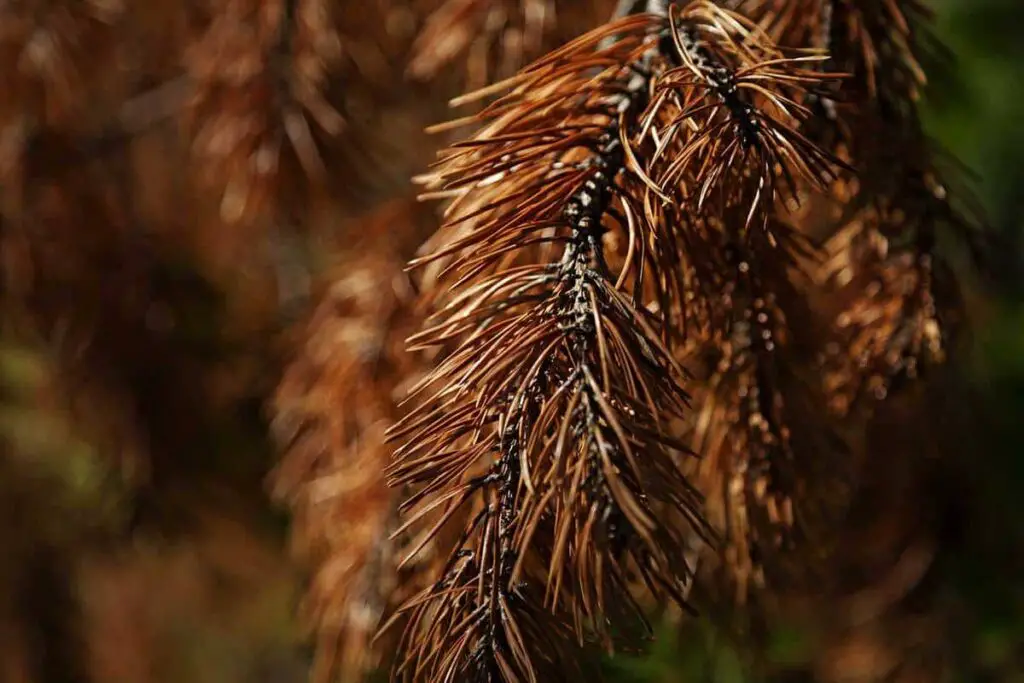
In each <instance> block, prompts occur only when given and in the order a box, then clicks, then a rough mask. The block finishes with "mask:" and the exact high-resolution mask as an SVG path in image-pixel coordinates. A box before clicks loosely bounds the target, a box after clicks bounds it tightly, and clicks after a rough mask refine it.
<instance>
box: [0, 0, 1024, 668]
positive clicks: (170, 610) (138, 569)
mask: <svg viewBox="0 0 1024 683" xmlns="http://www.w3.org/2000/svg"><path fill="white" fill-rule="evenodd" d="M931 2H932V4H934V6H935V8H936V11H937V23H936V31H937V33H938V35H939V36H940V37H941V38H942V39H943V40H944V41H945V42H946V44H947V45H948V46H949V48H950V49H951V52H952V54H953V55H955V60H956V61H955V68H954V74H955V78H954V79H953V80H952V81H951V82H945V81H943V82H935V83H933V84H932V87H931V90H930V93H929V98H928V102H927V105H928V108H927V114H928V115H927V124H928V127H929V129H930V131H931V132H932V134H933V135H934V136H935V138H936V139H937V141H938V142H939V143H940V144H941V145H943V146H944V147H945V148H946V149H947V150H949V151H950V152H951V153H952V155H953V156H955V157H956V158H958V159H959V160H961V161H962V162H963V163H964V164H965V165H966V166H968V167H969V168H970V169H972V171H973V172H974V173H975V175H976V178H975V179H974V181H973V186H974V188H975V189H976V191H977V194H978V198H979V200H980V201H981V202H982V204H983V205H984V207H985V210H986V211H987V214H988V216H989V219H990V221H991V222H992V223H993V225H994V226H995V227H996V229H997V231H998V233H999V235H1000V236H1001V237H1002V244H1001V248H1000V249H999V250H998V251H997V253H996V258H997V264H996V265H997V266H999V267H998V269H997V272H998V274H999V277H998V278H997V282H995V283H991V284H990V285H987V286H994V287H995V289H996V294H995V295H994V296H992V295H990V294H985V295H984V296H983V295H981V294H980V292H979V291H974V292H972V291H968V292H967V295H968V297H969V300H971V301H973V302H976V303H977V306H972V313H974V314H975V318H976V320H975V321H974V322H975V329H974V335H973V340H972V346H971V353H970V356H969V358H970V360H969V362H967V363H964V364H962V366H961V367H959V368H957V369H956V370H955V372H958V373H962V375H963V377H962V379H963V381H962V382H961V383H959V384H957V385H956V386H957V387H958V388H959V389H958V393H957V395H954V396H943V397H940V399H941V400H943V401H944V402H945V403H947V404H950V405H952V407H953V412H954V414H957V413H959V414H962V415H963V416H964V417H965V418H968V419H971V420H976V421H977V424H978V425H980V426H979V427H978V428H976V429H974V430H973V431H972V437H971V439H970V440H968V441H964V442H957V443H951V444H948V448H949V449H950V450H951V451H952V452H954V457H952V458H951V459H950V461H949V462H948V463H946V464H944V465H943V466H942V467H941V468H939V471H938V473H937V474H936V477H937V481H938V484H937V485H936V488H935V489H934V490H935V496H936V497H941V498H943V500H944V501H945V502H943V503H942V504H941V505H939V506H938V507H940V508H941V510H942V515H943V519H942V523H941V525H940V526H941V528H942V534H941V539H940V542H939V543H938V548H937V549H936V550H935V551H934V552H935V555H936V556H935V562H934V567H933V569H932V570H931V571H930V572H929V573H928V576H927V581H926V582H925V584H926V585H922V586H918V587H917V588H915V590H914V591H911V593H914V594H916V593H917V592H922V591H923V592H924V593H926V594H927V595H928V598H927V599H926V600H925V599H922V601H923V602H926V603H927V607H926V608H922V610H921V611H920V612H915V611H914V609H913V608H911V609H910V612H911V613H912V616H911V617H908V618H907V619H906V620H898V621H896V622H895V624H894V625H892V626H890V627H889V628H892V629H895V634H896V636H898V637H900V638H903V637H909V639H910V640H913V639H914V638H915V635H914V634H915V633H918V634H919V636H917V637H919V639H920V640H921V641H922V642H923V645H924V647H922V648H920V649H921V651H922V652H923V653H924V654H921V655H920V657H921V658H922V661H921V662H917V663H916V664H920V665H921V666H915V663H914V662H906V661H902V660H901V661H887V660H886V657H887V656H888V655H886V654H885V653H884V647H883V646H884V645H885V644H886V641H887V640H889V639H891V638H893V637H894V636H893V632H890V631H885V630H882V631H878V632H873V633H871V634H869V635H866V636H864V637H862V638H858V637H854V638H847V639H845V640H842V641H841V642H839V641H836V642H831V641H829V636H828V635H826V633H825V629H824V627H822V626H821V625H820V624H819V623H817V622H815V621H814V620H813V619H809V618H808V619H804V618H801V617H800V616H799V615H801V614H803V613H804V612H810V611H811V610H804V611H801V610H800V609H794V610H792V611H791V612H788V613H789V614H792V615H795V616H793V618H791V619H790V618H787V619H780V620H778V621H777V622H773V623H771V624H769V625H768V627H767V629H766V630H765V631H764V632H763V633H757V634H752V633H751V632H750V630H749V629H745V628H740V627H737V625H736V624H734V623H731V622H730V621H729V619H728V617H727V616H725V615H717V614H715V613H714V610H713V609H707V608H706V605H702V609H703V611H704V614H703V618H701V619H699V620H691V621H689V622H688V623H687V624H685V625H684V626H682V627H680V626H678V625H677V624H675V623H672V622H671V620H669V621H666V623H665V624H664V625H663V626H662V627H661V629H660V634H661V637H659V639H658V640H657V641H656V642H655V644H654V645H653V647H652V649H651V650H650V651H649V652H647V653H645V654H643V655H637V656H633V657H629V656H619V657H617V658H616V659H614V660H611V661H609V662H607V667H606V668H607V670H608V672H609V677H610V678H611V679H612V680H614V681H621V682H622V683H627V682H629V683H673V682H676V681H679V682H683V681H685V682H687V683H690V682H694V683H696V682H706V683H746V682H749V683H754V682H755V681H762V680H764V681H769V680H770V681H777V682H778V683H798V682H804V681H806V682H807V683H811V682H812V681H819V680H828V681H834V682H835V683H855V682H858V683H859V682H863V683H869V682H874V681H879V682H881V681H889V680H892V681H908V682H909V681H921V683H926V682H927V683H930V682H931V681H938V680H950V681H958V682H959V681H962V682H964V683H973V682H975V681H976V682H979V683H981V682H992V683H1024V495H1022V490H1024V435H1022V420H1021V417H1022V416H1024V303H1022V302H1024V296H1022V295H1024V125H1022V122H1024V41H1022V40H1021V29H1022V28H1024V2H1022V1H1021V0H931ZM413 94H414V93H413ZM981 286H982V284H981V283H977V284H975V285H974V287H975V288H976V290H977V288H980V287H981ZM183 320H184V322H185V323H187V324H186V325H179V326H178V332H179V333H181V334H185V335H188V336H189V338H188V339H187V340H178V342H179V343H190V344H197V345H204V348H206V347H209V349H210V353H211V355H216V353H217V349H219V348H220V346H218V345H222V344H226V343H231V342H230V340H227V341H224V340H220V339H210V338H208V337H210V334H209V333H208V332H207V331H206V330H205V327H204V324H203V320H205V318H204V319H202V320H200V319H199V318H197V317H196V316H195V315H193V314H192V313H190V314H189V315H188V316H185V317H184V318H183ZM193 328H194V329H193ZM248 333H249V334H251V333H252V331H249V332H248ZM240 334H246V332H242V333H240ZM268 345H270V341H268ZM240 362H241V363H242V364H245V365H246V369H243V370H241V371H239V370H238V368H232V370H233V371H235V372H241V373H242V374H245V373H246V372H249V370H248V368H249V366H250V365H251V366H253V367H255V366H258V365H259V359H258V358H245V359H243V360H242V361H240ZM226 372H227V371H225V373H226ZM252 372H255V370H254V371H252ZM211 374H213V375H216V372H211ZM55 391H58V389H57V388H55V384H54V360H53V359H51V358H49V357H48V356H47V352H46V350H45V348H43V349H39V348H32V349H27V348H23V347H22V346H18V345H16V344H8V345H6V346H3V347H0V394H2V397H3V401H2V405H0V431H2V433H3V435H4V437H5V443H6V446H5V447H6V450H7V455H8V456H9V457H6V458H3V459H0V510H2V511H3V521H2V528H3V531H0V538H2V545H0V681H3V682H4V683H6V681H12V682H21V683H27V682H28V681H33V680H34V679H33V677H32V674H31V673H29V672H37V673H38V672H43V675H44V678H45V682H46V683H57V682H64V681H66V682H67V683H71V682H73V681H74V682H78V681H86V680H89V681H104V682H110V683H121V682H123V683H158V682H159V683H176V682H178V681H189V682H190V683H235V682H237V683H292V682H298V681H303V680H305V679H306V675H307V669H308V662H309V656H308V648H307V646H306V645H304V642H305V640H304V636H305V634H304V633H302V631H301V629H300V627H299V625H298V624H297V623H296V620H295V618H294V616H293V615H294V614H295V612H296V609H295V607H296V603H297V601H298V599H299V597H298V596H299V594H300V586H301V583H302V581H301V577H300V576H298V575H297V572H296V571H295V570H294V569H293V565H292V564H291V563H290V562H289V561H288V560H287V559H286V547H285V545H286V540H285V539H286V529H287V520H286V519H284V518H283V516H282V515H281V514H280V513H279V512H277V511H275V510H272V509H271V507H270V504H269V503H268V502H267V500H266V496H265V490H264V485H263V477H264V476H265V474H266V472H267V470H268V469H269V468H270V466H271V463H272V458H273V455H272V453H271V449H270V448H269V445H268V444H267V443H265V440H263V439H261V438H257V437H254V436H253V435H254V434H263V433H265V425H264V424H263V423H262V420H263V417H262V410H263V408H262V406H260V405H257V404H255V403H254V404H253V405H249V404H247V403H245V402H244V401H242V402H241V405H242V408H241V409H238V408H237V405H238V404H233V405H235V407H234V408H232V412H230V413H228V414H224V415H222V414H214V415H210V416H208V420H207V424H206V425H204V426H203V427H201V428H203V429H206V428H210V429H213V430H214V433H210V434H205V433H204V435H203V438H201V439H199V438H192V439H191V440H189V438H188V435H182V436H180V437H179V441H177V442H176V441H174V440H173V439H172V442H171V443H170V444H169V445H168V448H169V449H174V448H177V447H178V445H179V443H180V444H183V445H184V446H185V447H184V448H182V449H180V451H181V452H179V453H178V455H180V462H179V463H178V465H176V466H180V469H179V472H180V474H179V477H180V478H181V482H180V485H179V486H177V487H176V488H174V490H173V491H171V492H170V493H168V495H166V496H163V497H160V498H158V500H162V501H165V502H164V503H162V504H163V505H164V506H165V508H166V509H159V510H140V509H138V506H137V505H134V504H132V501H131V500H129V495H128V493H127V492H126V491H125V490H124V489H123V484H122V482H123V481H124V477H123V472H122V473H115V472H111V471H110V468H109V467H107V466H105V465H104V464H103V461H102V459H101V458H100V457H99V456H98V454H97V453H96V451H95V448H96V447H95V446H90V445H87V441H89V440H88V439H83V438H82V435H80V434H76V433H75V431H74V430H73V429H71V428H70V427H69V423H70V421H69V419H65V418H66V417H67V416H63V413H62V410H63V409H57V408H55V407H54V406H55V405H56V402H55V401H54V400H53V394H54V392H55ZM211 391H213V393H216V391H215V390H211ZM225 391H229V390H228V389H225ZM41 406H43V407H50V408H52V409H46V410H41V409H40V407H41ZM159 409H160V408H159V406H157V407H156V408H155V410H159ZM197 410H203V408H197ZM214 412H215V411H214ZM168 429H169V430H173V427H169V428H168ZM197 429H198V427H197ZM101 431H102V430H101ZM169 433H170V431H169ZM192 436H193V437H194V436H195V435H192ZM157 437H159V435H157ZM194 444H203V445H202V446H201V447H193V446H194ZM216 451H223V452H224V453H230V454H231V457H222V456H223V454H219V453H215V452H216ZM182 463H184V464H182ZM124 467H130V464H125V465H124ZM197 468H206V469H208V470H217V471H216V473H214V474H211V473H210V472H209V471H207V472H204V476H203V478H202V480H203V483H202V484H201V485H200V484H194V483H193V482H192V480H190V479H189V477H188V473H189V472H190V471H196V469H197ZM880 476H882V477H883V478H884V476H885V475H884V473H882V474H881V475H880ZM196 488H202V489H203V492H202V494H203V495H198V493H197V491H196V490H195V489H196ZM167 500H171V501H173V502H171V503H167V502H166V501H167ZM182 510H187V511H188V514H187V516H186V515H182V514H181V511H182ZM168 519H171V520H172V522H173V523H167V520H168ZM154 520H160V523H156V522H154ZM126 528H127V529H129V530H130V537H131V541H130V542H129V543H128V544H125V543H124V542H123V540H124V539H123V535H124V529H126ZM72 558H73V559H72ZM72 563H74V570H72ZM55 566H56V567H63V568H64V571H66V572H67V574H68V576H70V575H72V573H73V575H74V580H73V581H72V582H71V586H70V588H69V586H68V582H67V581H66V579H67V576H60V575H54V574H53V567H55ZM870 578H871V577H869V579H870ZM918 589H920V590H918ZM69 591H70V593H69ZM802 598H803V599H804V601H805V602H812V603H813V602H815V601H816V600H827V599H829V598H828V597H827V596H825V595H824V594H823V595H820V596H815V595H804V596H802ZM914 599H915V598H914V595H913V594H912V595H911V596H910V600H911V602H913V600H914ZM68 610H72V611H76V615H75V617H76V618H75V619H69V618H68V616H69V615H68ZM837 610H838V605H837ZM936 611H937V612H940V613H941V614H940V615H939V616H934V614H933V612H936ZM936 622H938V623H936ZM68 623H79V624H84V625H85V627H84V628H81V629H80V630H79V631H76V632H75V633H71V634H64V635H63V636H61V635H60V634H59V633H57V632H59V631H61V629H65V628H68V626H67V624H68ZM936 630H937V631H941V632H942V633H943V634H944V637H943V638H941V639H940V638H937V637H933V636H934V634H935V633H936V632H937V631H936ZM55 633H56V635H55ZM43 636H45V637H46V638H47V639H48V640H47V642H48V643H52V642H62V643H67V644H69V645H68V647H71V648H74V649H75V650H76V652H75V653H62V652H56V651H52V650H47V648H46V647H36V646H33V645H32V643H31V642H29V641H31V640H32V639H33V638H37V637H43ZM58 636H59V637H58ZM924 641H929V642H924ZM929 645H931V647H928V646H929ZM936 649H939V650H941V651H939V652H935V650H936ZM25 653H29V655H26V654H25ZM33 653H34V654H33ZM31 656H34V657H36V658H38V659H39V661H35V662H32V661H26V659H25V658H26V657H31ZM939 657H941V658H944V659H947V660H948V661H950V662H951V663H952V664H951V665H950V666H949V667H947V668H945V669H943V671H944V673H943V674H942V677H941V678H937V677H928V676H927V675H924V674H922V675H921V676H918V677H915V673H914V672H915V671H918V670H920V671H929V670H931V668H930V667H929V666H927V664H928V663H929V661H930V660H931V659H932V658H939ZM926 660H927V661H926Z"/></svg>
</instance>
